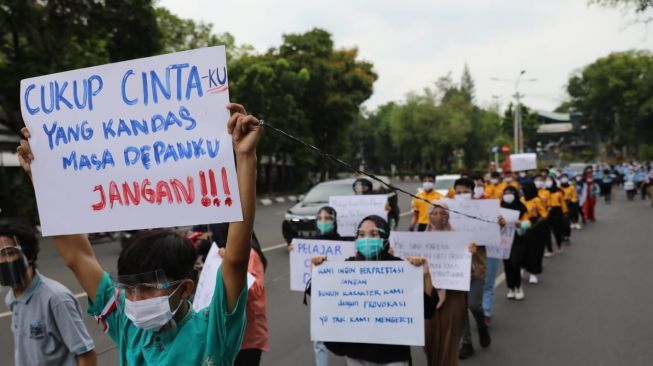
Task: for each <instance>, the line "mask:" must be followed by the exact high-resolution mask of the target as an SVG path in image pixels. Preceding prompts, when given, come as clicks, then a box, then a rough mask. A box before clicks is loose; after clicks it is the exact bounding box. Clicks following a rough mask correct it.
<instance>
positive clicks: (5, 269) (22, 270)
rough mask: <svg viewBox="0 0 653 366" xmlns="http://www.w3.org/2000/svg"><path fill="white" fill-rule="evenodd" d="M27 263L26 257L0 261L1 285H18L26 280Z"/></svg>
mask: <svg viewBox="0 0 653 366" xmlns="http://www.w3.org/2000/svg"><path fill="white" fill-rule="evenodd" d="M26 276H27V264H26V263H25V259H23V258H19V259H16V260H15V261H13V262H5V263H0V285H2V286H10V287H13V286H16V285H18V284H21V283H23V282H24V281H25V277H26Z"/></svg>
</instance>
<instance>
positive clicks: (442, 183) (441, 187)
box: [435, 174, 460, 196]
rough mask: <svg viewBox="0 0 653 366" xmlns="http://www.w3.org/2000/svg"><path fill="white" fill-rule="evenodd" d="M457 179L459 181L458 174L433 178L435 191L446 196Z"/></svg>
mask: <svg viewBox="0 0 653 366" xmlns="http://www.w3.org/2000/svg"><path fill="white" fill-rule="evenodd" d="M457 179H460V174H446V175H438V176H437V177H435V191H436V192H438V193H440V194H441V195H443V196H446V195H447V193H449V188H452V187H453V184H454V182H455V181H456V180H457Z"/></svg>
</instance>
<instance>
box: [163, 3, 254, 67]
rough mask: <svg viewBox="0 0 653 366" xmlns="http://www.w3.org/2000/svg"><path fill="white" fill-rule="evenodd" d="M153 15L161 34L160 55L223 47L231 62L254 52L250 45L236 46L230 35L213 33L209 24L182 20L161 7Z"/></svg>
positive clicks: (211, 25)
mask: <svg viewBox="0 0 653 366" xmlns="http://www.w3.org/2000/svg"><path fill="white" fill-rule="evenodd" d="M155 14H156V22H157V26H158V28H159V32H160V34H161V50H160V52H161V53H171V52H179V51H186V50H192V49H195V48H201V47H211V46H217V45H225V46H226V49H227V59H228V60H232V59H237V58H239V57H241V56H244V55H246V54H250V53H253V52H254V49H253V47H252V46H250V45H237V44H236V40H235V38H234V36H233V35H232V34H231V33H228V32H225V33H219V34H216V33H213V24H211V23H204V22H195V21H193V20H192V19H183V18H180V17H178V16H176V15H175V14H172V13H171V12H170V10H168V9H166V8H163V7H158V8H156V9H155Z"/></svg>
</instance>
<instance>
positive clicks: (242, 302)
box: [17, 104, 262, 366]
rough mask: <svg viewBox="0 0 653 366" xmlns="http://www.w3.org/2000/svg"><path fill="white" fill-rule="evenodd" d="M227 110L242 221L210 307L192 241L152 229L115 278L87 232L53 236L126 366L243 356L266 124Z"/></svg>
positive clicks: (23, 151)
mask: <svg viewBox="0 0 653 366" xmlns="http://www.w3.org/2000/svg"><path fill="white" fill-rule="evenodd" d="M227 108H228V109H229V110H230V112H231V118H230V119H229V121H228V124H227V128H228V131H229V133H230V134H231V135H232V139H233V146H234V153H235V155H236V164H237V175H238V187H239V189H240V197H241V203H242V210H243V221H242V222H234V223H231V224H230V227H229V236H228V238H227V242H228V245H227V250H226V253H225V256H224V258H223V260H222V266H221V267H220V270H219V271H218V274H217V278H216V284H215V291H214V293H213V297H212V300H211V303H210V305H209V306H208V307H206V308H204V309H202V310H200V311H199V312H197V313H196V312H194V311H193V310H192V307H191V304H190V298H191V296H192V294H193V290H194V288H195V280H196V278H195V277H196V276H195V272H194V270H193V266H194V263H195V259H196V257H197V255H196V254H195V249H194V247H193V246H192V244H191V243H190V241H189V240H188V239H186V238H182V237H180V236H179V235H177V234H176V233H174V232H172V231H169V230H152V231H148V232H145V233H144V234H142V235H139V236H138V237H135V238H134V239H133V240H132V241H131V242H130V243H129V244H128V245H127V246H126V247H125V248H123V249H122V251H121V253H120V256H119V258H118V277H117V279H116V280H114V279H112V278H111V277H110V276H109V274H108V273H107V272H105V271H104V270H103V269H102V267H101V266H100V263H99V262H98V260H97V258H96V257H95V254H94V253H93V249H92V247H91V244H90V242H89V240H88V238H87V236H86V235H63V236H56V237H54V245H55V246H56V248H57V250H58V251H59V253H60V255H61V256H62V257H63V259H64V262H65V263H66V265H67V266H68V267H69V268H70V269H71V270H72V271H73V273H74V274H75V277H76V278H77V280H78V281H79V283H80V285H81V287H82V288H83V289H84V291H86V293H87V294H88V298H89V306H88V312H89V314H91V315H93V316H95V317H96V318H97V320H98V322H101V323H103V324H104V327H105V331H107V333H108V334H109V336H110V337H111V338H112V339H113V340H114V342H115V343H116V345H117V346H118V349H119V352H120V364H121V365H129V366H139V365H198V366H199V365H201V366H221V365H223V366H231V365H232V364H233V362H234V359H235V358H236V355H237V354H238V351H239V349H240V344H241V342H242V338H243V334H244V330H245V306H246V302H247V287H246V285H247V284H246V275H247V264H248V261H249V253H250V245H251V240H250V238H251V237H252V228H253V224H254V214H255V202H256V188H255V185H256V175H255V174H256V173H255V171H256V145H257V142H258V140H259V138H260V136H261V133H262V127H261V125H260V123H259V121H258V120H257V119H256V118H255V117H253V116H250V115H247V113H246V111H245V109H244V108H243V107H242V106H241V105H238V104H228V105H227ZM22 132H23V136H24V137H25V140H22V141H21V143H20V146H19V147H18V149H17V152H18V155H19V159H20V162H21V165H22V167H23V169H25V171H26V172H27V173H28V174H29V175H30V176H31V161H32V160H33V159H34V156H33V154H32V151H31V149H30V146H29V142H28V140H29V138H30V137H31V136H30V134H29V131H28V130H27V129H26V128H23V131H22ZM37 158H38V157H37Z"/></svg>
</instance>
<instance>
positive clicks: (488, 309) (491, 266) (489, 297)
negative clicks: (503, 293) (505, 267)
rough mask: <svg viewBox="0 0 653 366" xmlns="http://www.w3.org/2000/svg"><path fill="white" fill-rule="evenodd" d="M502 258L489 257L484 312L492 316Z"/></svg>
mask: <svg viewBox="0 0 653 366" xmlns="http://www.w3.org/2000/svg"><path fill="white" fill-rule="evenodd" d="M499 263H501V260H500V259H497V258H488V259H487V272H486V273H485V287H484V288H483V312H484V313H485V316H492V306H493V305H494V280H495V279H496V277H497V271H498V270H499Z"/></svg>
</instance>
